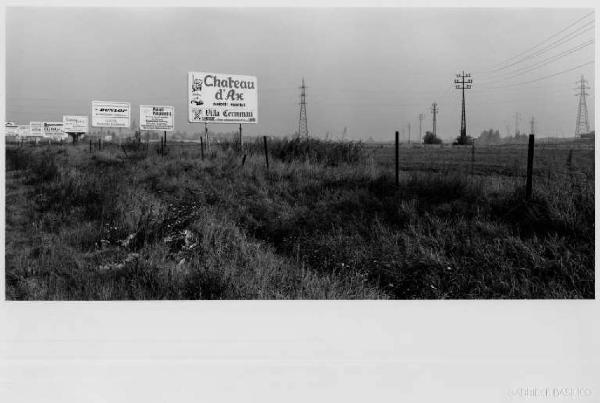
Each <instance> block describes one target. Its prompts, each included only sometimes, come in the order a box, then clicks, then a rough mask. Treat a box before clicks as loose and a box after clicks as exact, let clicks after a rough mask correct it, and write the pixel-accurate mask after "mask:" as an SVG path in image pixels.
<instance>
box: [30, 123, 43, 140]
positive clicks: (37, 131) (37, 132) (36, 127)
mask: <svg viewBox="0 0 600 403" xmlns="http://www.w3.org/2000/svg"><path fill="white" fill-rule="evenodd" d="M29 135H30V136H31V137H42V136H43V135H44V129H43V128H42V122H29Z"/></svg>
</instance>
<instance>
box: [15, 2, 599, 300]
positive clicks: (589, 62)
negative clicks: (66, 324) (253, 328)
mask: <svg viewBox="0 0 600 403" xmlns="http://www.w3.org/2000/svg"><path fill="white" fill-rule="evenodd" d="M6 11H7V12H6V122H5V124H4V130H5V136H4V138H5V143H6V151H5V153H6V154H5V156H6V165H5V168H6V171H5V172H6V185H5V186H6V189H5V191H6V204H5V215H6V226H5V240H6V242H5V265H6V270H5V274H6V298H7V299H9V300H84V301H86V300H164V299H167V300H180V299H184V300H204V299H222V300H232V299H241V300H248V299H266V300H271V299H296V300H297V299H342V300H348V299H359V300H371V299H401V300H402V299H593V298H594V133H595V132H594V123H595V122H594V108H595V102H594V101H595V100H594V85H595V80H594V69H595V65H594V55H595V53H594V43H595V42H594V38H595V37H594V33H595V22H594V21H595V20H594V18H595V14H594V10H593V9H583V8H572V9H569V8H567V9H564V8H562V9H558V8H545V9H516V8H515V9H511V8H488V9H484V8H471V9H469V8H464V9H452V8H431V9H426V8H358V9H352V8H348V9H341V8H298V9H282V8H260V9H251V8H246V9H244V8H186V9H179V8H168V7H158V8H135V7H133V8H124V7H101V8H95V7H85V8H77V7H59V8H54V7H8V8H7V10H6ZM197 21H202V23H201V24H198V23H197ZM57 45H59V46H57Z"/></svg>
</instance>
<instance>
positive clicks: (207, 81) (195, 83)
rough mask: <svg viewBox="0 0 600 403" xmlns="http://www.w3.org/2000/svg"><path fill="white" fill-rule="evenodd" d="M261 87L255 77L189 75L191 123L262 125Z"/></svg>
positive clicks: (189, 116) (198, 73)
mask: <svg viewBox="0 0 600 403" xmlns="http://www.w3.org/2000/svg"><path fill="white" fill-rule="evenodd" d="M257 86H258V83H257V80H256V77H254V76H242V75H234V74H221V73H203V72H190V73H188V119H189V121H190V123H205V122H213V123H258V95H257Z"/></svg>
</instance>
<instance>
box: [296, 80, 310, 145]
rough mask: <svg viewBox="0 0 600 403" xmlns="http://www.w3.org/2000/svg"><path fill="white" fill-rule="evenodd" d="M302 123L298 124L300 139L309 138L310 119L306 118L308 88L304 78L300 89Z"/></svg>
mask: <svg viewBox="0 0 600 403" xmlns="http://www.w3.org/2000/svg"><path fill="white" fill-rule="evenodd" d="M300 90H301V92H300V121H299V122H298V137H308V119H307V118H306V86H305V85H304V77H303V78H302V86H301V87H300Z"/></svg>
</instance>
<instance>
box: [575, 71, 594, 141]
mask: <svg viewBox="0 0 600 403" xmlns="http://www.w3.org/2000/svg"><path fill="white" fill-rule="evenodd" d="M577 84H579V87H577V88H575V90H578V91H579V93H578V94H575V96H578V97H579V106H578V107H577V122H576V123H575V137H581V135H582V134H587V133H589V132H590V122H589V120H588V110H587V103H586V101H585V97H586V96H587V95H588V93H587V92H586V91H585V90H589V89H590V87H588V86H587V81H586V80H585V79H584V78H583V76H581V79H580V80H579V81H578V82H577Z"/></svg>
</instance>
